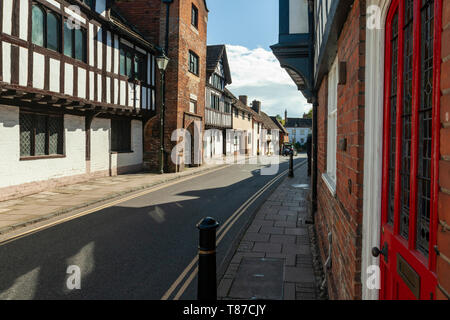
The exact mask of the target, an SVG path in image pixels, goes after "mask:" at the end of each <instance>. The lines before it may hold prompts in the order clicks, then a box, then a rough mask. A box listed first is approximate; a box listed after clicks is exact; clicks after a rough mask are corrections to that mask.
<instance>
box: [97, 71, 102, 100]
mask: <svg viewBox="0 0 450 320" xmlns="http://www.w3.org/2000/svg"><path fill="white" fill-rule="evenodd" d="M102 92H103V91H102V76H101V75H99V74H98V75H97V101H100V102H101V101H102Z"/></svg>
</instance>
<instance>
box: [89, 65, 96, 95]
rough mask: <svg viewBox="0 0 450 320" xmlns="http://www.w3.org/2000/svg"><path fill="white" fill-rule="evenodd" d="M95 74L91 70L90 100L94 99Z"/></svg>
mask: <svg viewBox="0 0 450 320" xmlns="http://www.w3.org/2000/svg"><path fill="white" fill-rule="evenodd" d="M94 81H95V74H94V72H93V71H89V100H94V83H95V82H94Z"/></svg>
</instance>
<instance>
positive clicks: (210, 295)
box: [197, 217, 219, 301]
mask: <svg viewBox="0 0 450 320" xmlns="http://www.w3.org/2000/svg"><path fill="white" fill-rule="evenodd" d="M218 227H219V223H218V222H217V221H216V220H214V219H213V218H211V217H207V218H204V219H203V220H202V221H201V222H199V223H198V224H197V228H198V229H199V230H200V237H199V246H198V291H197V299H198V300H201V301H205V300H213V301H214V300H217V276H216V230H217V228H218Z"/></svg>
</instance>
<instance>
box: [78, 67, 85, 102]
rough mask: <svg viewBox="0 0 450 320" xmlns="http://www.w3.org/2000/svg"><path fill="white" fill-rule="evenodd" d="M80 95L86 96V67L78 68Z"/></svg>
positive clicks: (81, 96)
mask: <svg viewBox="0 0 450 320" xmlns="http://www.w3.org/2000/svg"><path fill="white" fill-rule="evenodd" d="M78 97H80V98H82V99H85V98H86V69H83V68H78Z"/></svg>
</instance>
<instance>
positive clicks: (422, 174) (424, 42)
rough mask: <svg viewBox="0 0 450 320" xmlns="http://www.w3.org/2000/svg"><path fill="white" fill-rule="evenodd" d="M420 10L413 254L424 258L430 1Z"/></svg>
mask: <svg viewBox="0 0 450 320" xmlns="http://www.w3.org/2000/svg"><path fill="white" fill-rule="evenodd" d="M423 2H424V6H423V7H422V9H421V32H422V35H421V48H420V49H421V50H420V51H421V65H420V69H421V76H422V78H421V84H420V95H421V96H420V107H419V144H418V146H419V150H418V175H417V192H418V197H417V227H416V232H417V243H416V246H417V250H419V251H420V252H422V253H423V254H425V255H428V250H429V249H428V247H429V241H430V211H431V208H430V199H431V154H432V152H431V143H432V109H433V54H434V50H433V32H434V28H433V23H434V10H433V2H434V1H423Z"/></svg>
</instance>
